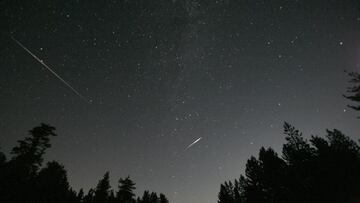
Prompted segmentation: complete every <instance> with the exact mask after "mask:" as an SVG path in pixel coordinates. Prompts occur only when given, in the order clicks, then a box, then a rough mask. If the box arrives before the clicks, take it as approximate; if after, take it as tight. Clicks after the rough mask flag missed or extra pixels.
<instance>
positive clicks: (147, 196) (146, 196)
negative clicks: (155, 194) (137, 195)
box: [138, 190, 150, 203]
mask: <svg viewBox="0 0 360 203" xmlns="http://www.w3.org/2000/svg"><path fill="white" fill-rule="evenodd" d="M138 201H139V202H140V203H149V202H150V193H149V191H147V190H145V191H144V193H143V196H142V198H141V200H140V199H138Z"/></svg>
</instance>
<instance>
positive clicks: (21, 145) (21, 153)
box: [0, 123, 169, 203]
mask: <svg viewBox="0 0 360 203" xmlns="http://www.w3.org/2000/svg"><path fill="white" fill-rule="evenodd" d="M53 136H57V135H56V133H55V127H53V126H50V125H47V124H43V123H42V124H41V125H40V126H37V127H35V128H33V129H32V130H30V131H29V136H28V137H26V138H25V139H23V140H19V141H18V145H17V146H15V147H14V148H13V149H12V151H11V154H12V157H11V158H10V159H9V160H7V157H6V156H5V154H4V153H2V152H0V202H1V203H25V202H30V203H168V202H169V201H168V200H167V198H166V197H165V195H164V194H160V195H158V194H156V193H155V192H151V193H150V192H149V191H144V193H143V196H142V197H137V198H136V197H135V194H134V190H135V189H136V187H135V183H134V182H133V181H132V180H131V179H130V177H129V176H128V177H126V178H125V179H122V178H120V180H119V185H118V190H117V191H116V192H115V191H114V190H112V189H111V186H110V175H109V172H106V173H105V175H104V177H103V178H102V179H101V180H99V182H98V184H97V185H96V187H95V188H93V189H90V190H89V191H88V193H87V194H84V191H83V189H80V191H79V192H76V191H75V190H73V189H72V188H71V187H70V185H69V182H68V179H67V172H66V170H65V168H64V166H62V165H61V164H60V163H58V162H56V161H50V162H48V163H47V164H46V166H44V167H42V164H43V161H44V160H43V156H44V154H45V152H46V150H47V149H48V148H50V147H51V144H50V138H51V137H53Z"/></svg>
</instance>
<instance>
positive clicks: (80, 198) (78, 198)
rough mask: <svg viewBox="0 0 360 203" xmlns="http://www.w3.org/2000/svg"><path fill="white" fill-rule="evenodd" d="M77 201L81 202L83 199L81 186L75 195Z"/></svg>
mask: <svg viewBox="0 0 360 203" xmlns="http://www.w3.org/2000/svg"><path fill="white" fill-rule="evenodd" d="M76 199H77V202H82V201H83V199H84V190H83V189H82V188H81V189H80V190H79V192H78V194H77V195H76Z"/></svg>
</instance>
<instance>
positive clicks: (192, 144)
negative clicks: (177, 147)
mask: <svg viewBox="0 0 360 203" xmlns="http://www.w3.org/2000/svg"><path fill="white" fill-rule="evenodd" d="M201 139H202V137H199V138H198V139H197V140H195V141H194V142H193V143H191V144H190V145H189V146H187V147H186V149H185V150H187V149H189V148H190V147H192V146H194V144H196V143H197V142H199V141H200V140H201Z"/></svg>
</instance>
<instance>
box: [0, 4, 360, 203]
mask: <svg viewBox="0 0 360 203" xmlns="http://www.w3.org/2000/svg"><path fill="white" fill-rule="evenodd" d="M0 7H1V10H2V11H1V12H0V25H1V32H2V33H1V35H0V44H1V46H0V70H1V72H0V93H1V94H0V133H1V136H0V147H1V150H2V151H6V152H9V151H10V149H11V147H12V146H14V145H15V144H16V140H18V139H21V138H23V137H24V136H26V135H27V130H29V129H31V128H32V127H34V126H36V125H38V124H39V123H41V122H45V123H49V124H51V125H54V126H55V127H56V128H57V133H58V134H59V136H58V137H56V138H54V139H53V140H52V148H51V149H50V150H49V151H48V153H47V155H46V160H58V161H59V162H61V163H63V164H64V165H65V167H66V169H67V171H68V175H69V181H70V184H71V185H72V186H73V187H74V188H75V189H77V190H78V189H80V188H84V189H85V190H88V189H89V188H90V187H94V186H95V185H96V184H97V182H98V180H99V179H100V178H101V177H102V176H103V174H104V173H105V172H106V171H110V177H111V181H112V186H113V188H116V184H117V180H118V179H119V178H120V177H126V176H127V175H130V176H131V178H132V179H133V180H134V181H135V182H136V184H137V190H136V191H137V192H141V191H144V190H145V189H148V190H151V191H156V192H163V193H164V194H166V196H168V197H169V199H170V201H171V202H172V203H194V202H196V203H210V202H216V200H217V193H218V191H219V188H220V183H221V182H223V181H225V180H229V179H234V178H238V177H239V175H240V174H241V173H243V172H244V171H243V170H244V167H245V164H246V160H247V159H248V158H249V157H250V156H251V155H254V156H256V155H257V154H258V150H259V148H260V147H261V146H266V147H267V146H271V147H273V148H274V149H275V150H276V151H277V152H279V153H281V145H282V144H283V143H284V135H283V134H282V125H283V122H284V121H287V122H289V123H291V124H292V125H294V126H296V127H297V128H298V129H300V130H301V131H303V132H304V135H306V136H310V135H311V134H317V135H323V134H325V129H326V128H330V129H332V128H337V129H339V130H341V131H343V132H344V133H345V134H346V135H348V136H350V137H352V138H354V139H356V140H357V139H358V138H359V137H358V136H359V135H358V132H359V131H360V125H359V120H358V119H356V117H357V116H358V115H357V114H356V112H354V111H352V110H350V109H348V108H347V107H346V105H347V104H348V102H349V101H346V100H345V99H344V98H343V97H342V94H344V93H345V91H346V86H347V85H348V84H347V80H348V79H349V78H348V77H347V75H346V74H345V73H344V70H347V71H359V70H360V65H359V64H360V61H359V53H360V52H359V47H360V27H359V26H360V16H359V12H360V6H359V4H358V3H357V1H352V0H344V1H327V0H326V1H325V0H318V1H310V0H309V1H288V0H266V1H265V0H217V1H215V0H214V1H210V0H209V1H206V0H203V1H201V0H184V1H182V0H181V1H180V0H176V1H174V0H156V1H149V0H131V1H129V0H119V1H112V0H104V1H45V0H39V1H23V0H4V1H1V3H0ZM9 35H11V36H13V37H14V38H16V39H17V40H18V41H19V42H21V43H23V44H24V45H26V47H28V48H30V49H31V52H32V53H33V54H34V55H36V56H41V59H42V60H43V61H46V62H47V63H48V64H52V65H53V66H54V70H56V73H57V74H58V75H60V76H61V77H62V78H64V79H66V81H68V82H69V83H70V84H71V86H72V87H76V90H79V91H77V92H80V93H81V95H84V97H86V98H89V99H90V98H91V100H92V102H91V105H87V104H86V103H84V102H83V101H82V100H80V99H79V97H77V96H75V95H74V94H73V92H71V91H69V88H68V87H67V86H64V85H61V84H60V85H59V81H58V80H55V79H54V77H53V74H52V73H51V72H49V71H44V70H42V69H41V68H39V64H37V63H36V62H35V61H34V59H33V58H31V57H29V55H28V54H25V53H24V50H22V49H21V48H19V46H18V45H17V44H16V43H14V42H13V40H11V38H9ZM43 65H44V64H43ZM51 67H52V66H51ZM79 95H80V94H79ZM89 99H86V100H89ZM199 137H202V138H203V139H201V141H199V142H197V143H196V144H195V145H193V146H191V148H189V149H188V150H186V151H184V149H186V147H187V146H189V143H192V142H194V140H196V139H198V138H199Z"/></svg>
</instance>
